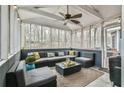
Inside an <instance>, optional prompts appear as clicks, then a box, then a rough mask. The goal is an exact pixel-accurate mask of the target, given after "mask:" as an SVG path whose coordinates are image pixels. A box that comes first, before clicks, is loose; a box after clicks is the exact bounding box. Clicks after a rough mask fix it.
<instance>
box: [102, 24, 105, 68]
mask: <svg viewBox="0 0 124 93" xmlns="http://www.w3.org/2000/svg"><path fill="white" fill-rule="evenodd" d="M101 50H102V62H101V63H102V64H101V67H104V55H105V51H104V28H103V23H102V24H101Z"/></svg>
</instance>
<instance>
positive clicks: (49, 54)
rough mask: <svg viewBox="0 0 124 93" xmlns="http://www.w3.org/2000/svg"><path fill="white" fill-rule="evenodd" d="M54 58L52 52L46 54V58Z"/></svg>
mask: <svg viewBox="0 0 124 93" xmlns="http://www.w3.org/2000/svg"><path fill="white" fill-rule="evenodd" d="M54 56H55V53H54V52H48V53H47V57H54Z"/></svg>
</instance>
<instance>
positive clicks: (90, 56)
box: [75, 52, 95, 68]
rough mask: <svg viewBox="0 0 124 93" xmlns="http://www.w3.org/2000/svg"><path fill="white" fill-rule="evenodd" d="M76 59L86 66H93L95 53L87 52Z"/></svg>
mask: <svg viewBox="0 0 124 93" xmlns="http://www.w3.org/2000/svg"><path fill="white" fill-rule="evenodd" d="M75 61H76V62H78V63H80V64H81V65H82V67H84V68H88V67H92V66H94V65H95V54H94V53H87V52H85V53H83V54H82V56H81V57H76V58H75Z"/></svg>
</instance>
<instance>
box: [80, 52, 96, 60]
mask: <svg viewBox="0 0 124 93" xmlns="http://www.w3.org/2000/svg"><path fill="white" fill-rule="evenodd" d="M81 56H82V57H86V58H92V59H94V57H95V54H94V53H89V52H84V53H82V55H81Z"/></svg>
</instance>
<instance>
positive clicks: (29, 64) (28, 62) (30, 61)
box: [25, 56, 36, 70]
mask: <svg viewBox="0 0 124 93" xmlns="http://www.w3.org/2000/svg"><path fill="white" fill-rule="evenodd" d="M35 60H36V59H35V57H34V56H28V57H27V58H26V59H25V61H26V69H27V70H31V69H34V68H35V64H34V63H33V62H34V61H35Z"/></svg>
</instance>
